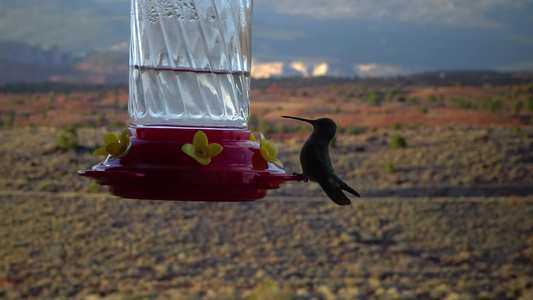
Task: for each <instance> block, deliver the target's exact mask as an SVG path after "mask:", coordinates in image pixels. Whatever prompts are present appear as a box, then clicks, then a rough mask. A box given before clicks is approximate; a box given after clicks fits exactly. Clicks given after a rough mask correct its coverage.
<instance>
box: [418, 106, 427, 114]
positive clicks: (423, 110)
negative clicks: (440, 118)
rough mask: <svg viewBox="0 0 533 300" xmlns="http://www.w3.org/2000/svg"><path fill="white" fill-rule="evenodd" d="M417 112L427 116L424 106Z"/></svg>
mask: <svg viewBox="0 0 533 300" xmlns="http://www.w3.org/2000/svg"><path fill="white" fill-rule="evenodd" d="M418 112H420V113H423V114H427V113H428V108H427V107H425V106H423V107H420V108H419V109H418Z"/></svg>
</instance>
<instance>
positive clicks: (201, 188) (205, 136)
mask: <svg viewBox="0 0 533 300" xmlns="http://www.w3.org/2000/svg"><path fill="white" fill-rule="evenodd" d="M251 18H252V0H214V1H200V0H192V1H186V2H185V1H149V0H131V44H130V56H129V65H130V68H129V78H130V80H129V99H128V113H129V123H130V125H129V128H128V129H127V130H125V131H124V132H122V134H120V135H119V136H118V137H117V136H115V135H113V134H108V135H107V136H106V137H105V140H104V144H105V147H102V148H100V149H98V150H96V151H95V154H97V155H98V154H101V155H105V156H106V158H105V159H104V161H102V162H101V163H99V164H97V165H95V166H93V167H92V168H91V170H80V171H78V174H79V175H80V176H87V177H91V178H93V179H95V180H96V182H98V183H99V184H102V185H108V186H109V190H110V192H111V193H112V194H113V195H116V196H120V197H124V198H135V199H154V200H156V199H159V200H190V201H232V202H242V201H253V200H257V199H260V198H263V197H265V196H266V193H267V190H269V189H277V188H279V187H280V185H281V184H282V183H283V182H285V181H288V180H298V177H297V176H287V175H286V174H285V171H284V170H283V169H282V168H281V167H282V166H281V163H280V162H279V160H277V159H276V158H275V155H276V153H277V148H276V146H275V145H274V144H273V143H268V142H266V140H265V139H264V137H263V136H262V135H261V138H260V141H259V142H258V141H256V139H255V136H253V134H251V132H250V131H249V130H248V129H247V122H248V117H249V107H250V71H251V56H250V55H251Z"/></svg>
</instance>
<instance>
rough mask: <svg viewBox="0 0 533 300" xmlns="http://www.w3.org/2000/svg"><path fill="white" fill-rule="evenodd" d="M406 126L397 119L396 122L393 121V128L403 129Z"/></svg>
mask: <svg viewBox="0 0 533 300" xmlns="http://www.w3.org/2000/svg"><path fill="white" fill-rule="evenodd" d="M403 127H404V124H402V123H400V122H398V121H396V122H394V123H392V126H391V128H392V129H394V130H398V129H402V128H403Z"/></svg>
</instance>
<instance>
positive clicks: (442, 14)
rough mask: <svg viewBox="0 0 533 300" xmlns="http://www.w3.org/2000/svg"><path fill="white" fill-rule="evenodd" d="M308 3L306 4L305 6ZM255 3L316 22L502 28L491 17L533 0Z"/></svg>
mask: <svg viewBox="0 0 533 300" xmlns="http://www.w3.org/2000/svg"><path fill="white" fill-rule="evenodd" d="M304 2H305V5H303V3H304ZM304 2H302V1H301V0H254V5H264V6H267V7H270V8H272V9H274V10H275V11H276V12H278V13H282V14H287V15H299V16H306V17H310V18H315V19H361V20H380V19H384V20H386V19H390V20H393V21H401V22H408V23H430V24H439V25H448V26H454V27H485V28H487V27H488V28H495V27H502V26H504V24H501V23H499V22H497V21H495V20H491V19H490V16H489V15H490V14H491V13H493V12H494V11H496V10H516V9H520V8H523V7H524V6H525V5H526V4H528V3H532V2H533V0H380V1H375V0H305V1H304Z"/></svg>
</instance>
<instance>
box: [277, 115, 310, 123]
mask: <svg viewBox="0 0 533 300" xmlns="http://www.w3.org/2000/svg"><path fill="white" fill-rule="evenodd" d="M281 117H282V118H287V119H294V120H299V121H304V122H307V123H311V124H313V120H309V119H304V118H298V117H291V116H281Z"/></svg>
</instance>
